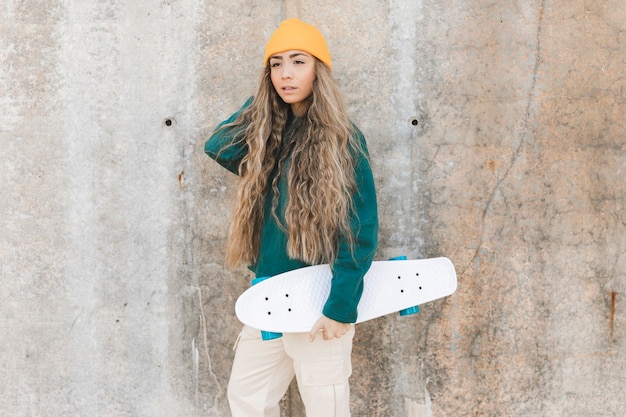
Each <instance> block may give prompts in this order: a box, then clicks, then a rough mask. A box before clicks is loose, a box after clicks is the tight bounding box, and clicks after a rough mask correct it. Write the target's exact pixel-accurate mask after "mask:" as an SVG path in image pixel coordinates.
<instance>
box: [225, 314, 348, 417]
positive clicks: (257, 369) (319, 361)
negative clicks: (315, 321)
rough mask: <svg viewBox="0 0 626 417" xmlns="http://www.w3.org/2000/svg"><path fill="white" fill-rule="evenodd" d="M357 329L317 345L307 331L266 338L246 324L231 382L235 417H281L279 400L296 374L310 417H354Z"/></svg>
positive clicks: (319, 338) (237, 344)
mask: <svg viewBox="0 0 626 417" xmlns="http://www.w3.org/2000/svg"><path fill="white" fill-rule="evenodd" d="M353 338H354V326H351V328H350V331H349V332H348V333H346V334H345V335H344V336H343V337H342V338H340V339H332V340H324V339H323V337H322V335H321V334H320V335H318V337H316V338H315V341H314V342H313V343H311V342H309V334H308V333H285V334H284V335H283V336H282V337H281V338H278V339H274V340H262V339H261V332H260V331H259V330H257V329H253V328H251V327H248V326H244V328H243V330H242V332H241V334H240V335H239V339H238V341H237V343H236V345H235V360H234V362H233V368H232V372H231V375H230V381H229V383H228V401H229V404H230V409H231V413H232V416H233V417H279V416H280V409H279V402H280V400H281V399H282V397H283V396H284V394H285V392H286V391H287V389H288V388H289V384H290V383H291V380H292V379H293V377H294V375H295V377H296V381H297V382H298V389H299V390H300V396H301V398H302V402H303V403H304V406H305V408H306V415H307V417H349V416H350V386H349V383H348V378H349V377H350V374H351V373H352V365H351V354H352V339H353Z"/></svg>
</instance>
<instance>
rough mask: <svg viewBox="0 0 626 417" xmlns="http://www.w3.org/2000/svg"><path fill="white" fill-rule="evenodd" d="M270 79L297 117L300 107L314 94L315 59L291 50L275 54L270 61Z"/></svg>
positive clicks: (304, 53) (301, 52)
mask: <svg viewBox="0 0 626 417" xmlns="http://www.w3.org/2000/svg"><path fill="white" fill-rule="evenodd" d="M269 64H270V77H271V79H272V85H274V88H275V89H276V92H277V93H278V95H279V96H280V98H282V99H283V101H284V102H285V103H287V104H290V105H291V108H292V110H293V111H294V113H295V114H296V115H300V114H299V112H298V110H299V105H300V104H302V102H303V101H304V100H306V99H307V98H308V97H309V96H310V95H311V93H312V92H313V81H315V57H314V56H313V55H310V54H307V53H306V52H303V51H298V50H291V51H285V52H281V53H278V54H274V55H272V56H271V57H270V59H269Z"/></svg>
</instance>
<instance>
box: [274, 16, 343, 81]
mask: <svg viewBox="0 0 626 417" xmlns="http://www.w3.org/2000/svg"><path fill="white" fill-rule="evenodd" d="M292 49H296V50H299V51H304V52H306V53H309V54H311V55H313V56H314V57H316V58H317V59H319V60H320V61H322V62H323V63H324V64H326V66H327V67H328V68H329V69H330V70H332V69H333V67H332V64H331V59H330V52H328V46H327V45H326V41H325V40H324V36H323V35H322V33H321V32H320V31H319V30H318V29H317V28H316V27H314V26H311V25H309V24H307V23H304V22H303V21H301V20H298V19H296V18H295V17H294V18H291V19H287V20H284V21H283V22H282V23H281V24H280V26H279V27H278V29H276V31H275V32H274V34H273V35H272V37H271V38H270V40H269V41H268V42H267V45H266V46H265V60H264V61H263V64H264V65H267V62H268V61H269V59H270V57H271V56H272V55H274V54H277V53H279V52H285V51H289V50H292Z"/></svg>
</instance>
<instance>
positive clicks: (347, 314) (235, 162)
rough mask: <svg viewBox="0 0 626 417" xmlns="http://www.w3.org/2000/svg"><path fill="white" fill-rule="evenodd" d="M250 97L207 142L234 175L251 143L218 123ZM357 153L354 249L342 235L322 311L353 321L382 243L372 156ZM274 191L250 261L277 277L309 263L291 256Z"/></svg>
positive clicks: (283, 190)
mask: <svg viewBox="0 0 626 417" xmlns="http://www.w3.org/2000/svg"><path fill="white" fill-rule="evenodd" d="M251 101H252V99H250V100H248V101H247V102H246V103H245V104H244V106H243V107H242V108H241V109H240V110H239V111H238V112H236V113H235V114H233V115H232V116H230V117H229V118H228V119H227V120H225V121H223V122H222V123H221V124H220V125H219V126H218V127H217V128H216V129H215V131H214V132H213V135H212V136H211V137H210V138H209V140H208V141H207V142H206V144H205V146H204V151H205V152H206V154H207V155H209V156H210V157H211V158H213V159H215V160H216V161H217V162H218V163H219V164H220V165H222V166H223V167H225V168H226V169H228V170H229V171H231V172H233V173H235V174H238V169H239V164H240V162H241V160H242V158H243V157H244V156H245V155H246V153H247V145H246V144H245V142H243V143H242V142H239V143H236V144H234V143H233V142H234V137H235V136H236V133H237V132H235V131H233V129H220V127H221V126H223V125H225V124H228V123H231V122H232V121H234V120H235V119H236V118H237V116H238V115H239V114H240V113H241V112H242V111H243V109H245V108H246V107H247V106H248V105H250V103H251ZM356 134H357V135H358V140H359V141H360V142H361V144H362V146H363V149H364V150H365V152H367V147H366V144H365V138H364V137H363V134H362V133H361V132H360V131H359V130H358V129H356ZM356 158H357V160H356V161H355V179H356V182H357V190H358V191H357V192H356V193H355V194H354V195H353V199H354V206H353V207H354V209H353V212H352V213H351V222H350V224H351V228H352V232H353V234H354V237H355V246H354V248H353V250H351V248H350V246H349V243H347V242H346V241H345V240H344V239H341V238H340V241H339V250H338V254H337V259H336V260H335V262H334V263H333V264H332V265H331V270H332V273H333V279H332V283H331V290H330V295H329V297H328V300H327V301H326V304H325V306H324V310H323V314H324V315H325V316H326V317H328V318H331V319H333V320H336V321H339V322H343V323H354V322H355V321H356V320H357V305H358V304H359V300H360V299H361V295H362V293H363V276H364V275H365V273H366V272H367V270H368V269H369V268H370V265H371V263H372V260H373V259H374V255H375V253H376V249H377V246H378V209H377V203H376V189H375V185H374V178H373V176H372V170H371V167H370V164H369V161H368V159H367V158H366V157H364V156H363V155H361V154H360V153H359V154H358V155H356ZM286 163H288V161H286ZM286 171H287V170H286V169H283V171H282V174H281V178H280V179H279V192H280V199H279V205H278V208H277V213H278V215H279V216H280V217H281V221H282V220H284V219H283V218H282V215H281V213H284V209H285V207H286V204H287V199H288V196H287V178H286V177H287V173H286ZM270 182H271V181H270ZM272 195H273V193H272V190H271V187H270V190H269V191H268V194H267V196H266V199H265V211H264V215H265V220H264V224H263V229H262V231H261V245H260V247H261V248H260V253H259V256H258V261H257V262H256V263H255V264H254V265H250V266H249V268H250V269H251V270H252V271H253V272H254V273H255V275H256V277H267V276H273V275H277V274H280V273H283V272H287V271H291V270H294V269H297V268H302V267H305V266H309V265H308V264H306V263H304V262H302V261H301V260H298V259H293V258H290V257H289V256H288V255H287V249H286V248H287V235H286V233H285V232H284V231H283V230H282V229H281V228H280V227H279V225H278V224H277V223H276V221H275V219H274V218H273V216H272V215H271V204H272Z"/></svg>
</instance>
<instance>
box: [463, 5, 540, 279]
mask: <svg viewBox="0 0 626 417" xmlns="http://www.w3.org/2000/svg"><path fill="white" fill-rule="evenodd" d="M545 5H546V0H541V3H540V5H539V10H538V12H537V42H536V47H535V65H534V67H533V76H532V80H531V84H530V88H529V89H528V95H527V102H526V109H525V112H524V119H523V121H522V131H521V132H520V135H519V143H518V145H517V148H516V149H515V151H514V152H513V154H512V155H511V158H510V164H509V166H508V168H507V169H506V171H505V172H504V174H503V175H502V176H501V177H500V179H499V180H498V181H497V183H496V184H495V186H494V188H493V191H492V192H491V194H490V195H489V199H488V200H487V204H486V205H485V210H484V211H483V216H482V225H481V232H480V241H479V242H478V245H477V246H476V251H475V252H474V255H473V256H472V258H471V260H470V261H469V262H468V263H467V265H465V267H464V268H463V270H462V271H461V274H460V275H464V274H465V272H466V271H467V270H468V268H469V267H470V266H471V265H472V264H473V263H474V261H475V260H476V258H478V256H479V253H480V250H481V249H482V247H483V245H484V242H485V229H486V227H485V224H486V223H487V216H488V214H489V212H490V211H491V208H492V206H493V204H494V199H495V196H496V194H498V192H499V191H500V188H501V186H502V183H503V182H504V181H505V180H506V179H507V178H508V176H509V174H510V173H511V171H512V170H513V167H514V166H515V164H516V163H517V161H518V160H519V157H520V155H521V153H522V150H523V148H524V143H525V138H526V137H527V135H528V129H529V128H528V124H529V121H530V119H531V117H532V116H531V108H532V105H533V103H534V102H535V93H536V89H537V73H538V71H539V67H540V65H541V62H542V57H541V50H542V45H541V38H542V32H543V15H544V10H545Z"/></svg>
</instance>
